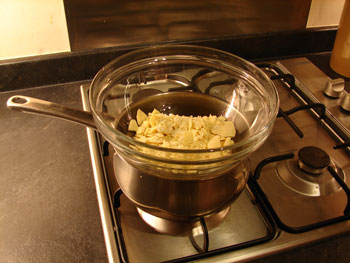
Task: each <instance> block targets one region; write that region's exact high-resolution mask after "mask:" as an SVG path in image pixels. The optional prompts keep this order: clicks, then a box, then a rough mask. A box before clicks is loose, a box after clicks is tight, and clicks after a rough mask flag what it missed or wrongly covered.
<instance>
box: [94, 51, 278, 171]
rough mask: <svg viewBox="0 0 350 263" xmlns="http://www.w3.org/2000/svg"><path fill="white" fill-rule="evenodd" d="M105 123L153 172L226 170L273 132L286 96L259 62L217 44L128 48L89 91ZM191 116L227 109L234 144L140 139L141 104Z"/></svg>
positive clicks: (114, 139) (123, 150)
mask: <svg viewBox="0 0 350 263" xmlns="http://www.w3.org/2000/svg"><path fill="white" fill-rule="evenodd" d="M89 99H90V104H91V108H92V111H93V115H94V119H95V122H96V126H97V128H98V130H99V131H100V132H101V133H102V135H103V136H104V137H105V138H106V139H107V140H108V141H109V142H110V143H111V144H112V145H113V147H114V148H115V150H116V151H117V153H118V154H119V155H120V156H121V158H123V159H124V160H126V161H127V162H128V163H129V164H131V165H132V166H133V167H135V168H137V169H139V170H140V171H143V172H145V173H152V174H157V176H166V177H167V176H171V177H173V178H178V177H180V178H183V177H186V178H187V177H189V178H194V177H195V178H202V177H203V176H204V177H205V176H213V175H217V174H222V173H225V172H227V171H228V170H230V169H232V168H233V167H235V166H236V165H238V164H239V163H240V162H241V161H242V160H244V159H245V158H247V156H248V155H249V154H251V153H252V152H253V151H255V150H256V149H257V148H258V147H259V146H260V145H261V144H262V143H263V142H264V141H265V140H266V139H267V137H268V136H269V135H270V133H271V130H272V128H273V124H274V121H275V119H276V116H277V113H278V108H279V98H278V94H277V91H276V89H275V86H274V84H273V82H272V81H271V80H270V79H269V77H268V76H267V75H266V74H265V73H264V72H263V71H262V70H260V69H259V68H258V67H256V66H255V65H254V64H252V63H250V62H248V61H246V60H244V59H242V58H239V57H237V56H234V55H232V54H229V53H226V52H223V51H219V50H216V49H212V48H206V47H199V46H188V45H164V46H154V47H149V48H145V49H141V50H137V51H134V52H131V53H128V54H126V55H123V56H121V57H119V58H117V59H115V60H114V61H112V62H110V63H109V64H108V65H106V66H105V67H104V68H102V69H101V70H100V71H99V72H98V74H97V75H96V76H95V78H94V80H93V82H92V84H91V88H90V93H89ZM154 108H155V109H157V110H158V111H160V112H162V113H165V114H169V113H173V114H179V115H187V116H190V115H192V116H198V115H200V116H208V115H209V114H212V115H217V116H219V115H222V116H225V117H226V118H227V119H230V120H232V121H233V122H234V124H235V128H236V136H235V137H234V138H233V140H234V142H235V143H234V144H233V145H230V146H226V147H221V148H216V149H200V150H183V149H171V148H163V147H157V146H153V145H149V144H146V143H142V142H139V141H136V140H135V139H133V137H132V134H131V133H130V132H128V123H129V121H130V120H131V119H135V118H136V111H137V109H141V110H142V111H143V112H145V113H148V112H151V111H153V109H154Z"/></svg>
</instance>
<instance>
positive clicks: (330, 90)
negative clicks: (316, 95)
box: [323, 78, 345, 98]
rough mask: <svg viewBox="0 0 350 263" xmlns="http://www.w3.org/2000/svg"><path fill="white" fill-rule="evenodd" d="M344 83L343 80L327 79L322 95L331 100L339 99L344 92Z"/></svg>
mask: <svg viewBox="0 0 350 263" xmlns="http://www.w3.org/2000/svg"><path fill="white" fill-rule="evenodd" d="M344 85H345V81H344V79H341V78H339V79H330V78H328V81H327V84H326V87H325V89H324V91H323V92H324V94H326V95H327V96H328V97H331V98H339V97H340V95H341V93H342V92H343V90H344Z"/></svg>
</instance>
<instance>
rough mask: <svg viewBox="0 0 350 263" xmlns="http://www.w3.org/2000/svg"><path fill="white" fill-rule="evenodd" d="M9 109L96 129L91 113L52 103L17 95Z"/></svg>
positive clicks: (10, 99)
mask: <svg viewBox="0 0 350 263" xmlns="http://www.w3.org/2000/svg"><path fill="white" fill-rule="evenodd" d="M7 107H8V108H9V109H11V110H16V111H21V112H26V113H33V114H40V115H46V116H51V117H56V118H61V119H65V120H69V121H72V122H75V123H79V124H82V125H85V126H87V127H90V128H94V129H96V125H95V122H94V119H93V116H92V114H91V113H90V112H87V111H83V110H78V109H73V108H69V107H65V106H63V105H60V104H56V103H54V102H50V101H45V100H40V99H36V98H31V97H27V96H21V95H15V96H12V97H10V98H9V99H8V100H7Z"/></svg>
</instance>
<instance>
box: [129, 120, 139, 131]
mask: <svg viewBox="0 0 350 263" xmlns="http://www.w3.org/2000/svg"><path fill="white" fill-rule="evenodd" d="M138 128H139V126H138V125H137V123H136V121H135V120H134V119H132V120H131V121H130V122H129V127H128V130H129V131H135V132H136V131H137V129H138Z"/></svg>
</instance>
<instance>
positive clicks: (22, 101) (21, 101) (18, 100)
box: [11, 97, 28, 104]
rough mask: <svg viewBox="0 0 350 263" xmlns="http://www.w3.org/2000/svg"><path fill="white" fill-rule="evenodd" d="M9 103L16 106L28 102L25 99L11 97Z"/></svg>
mask: <svg viewBox="0 0 350 263" xmlns="http://www.w3.org/2000/svg"><path fill="white" fill-rule="evenodd" d="M11 102H13V103H16V104H25V103H27V102H28V100H27V99H25V98H22V97H13V98H12V99H11Z"/></svg>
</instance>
